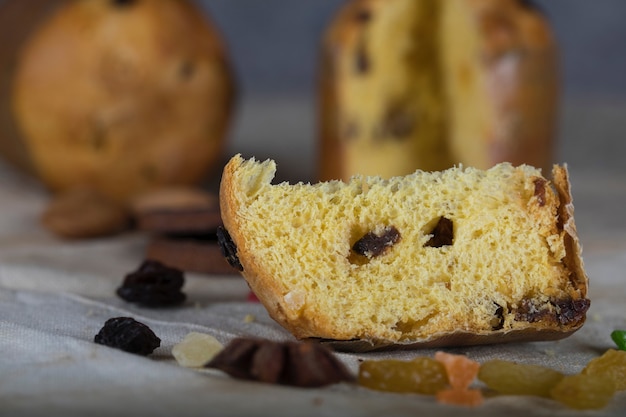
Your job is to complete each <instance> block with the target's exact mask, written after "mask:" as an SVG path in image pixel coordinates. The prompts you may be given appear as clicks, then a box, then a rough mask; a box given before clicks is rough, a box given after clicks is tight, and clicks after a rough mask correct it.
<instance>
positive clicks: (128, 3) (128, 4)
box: [110, 0, 137, 7]
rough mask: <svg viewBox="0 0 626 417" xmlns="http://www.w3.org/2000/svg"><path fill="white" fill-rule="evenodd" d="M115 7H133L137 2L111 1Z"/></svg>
mask: <svg viewBox="0 0 626 417" xmlns="http://www.w3.org/2000/svg"><path fill="white" fill-rule="evenodd" d="M110 1H111V4H112V5H113V6H115V7H126V6H132V5H133V4H134V3H135V2H136V1H137V0H110Z"/></svg>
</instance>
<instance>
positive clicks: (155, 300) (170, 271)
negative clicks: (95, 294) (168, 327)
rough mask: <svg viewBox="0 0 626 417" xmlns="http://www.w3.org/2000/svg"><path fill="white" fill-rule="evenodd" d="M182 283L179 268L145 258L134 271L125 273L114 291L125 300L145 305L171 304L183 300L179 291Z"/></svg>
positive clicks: (183, 281)
mask: <svg viewBox="0 0 626 417" xmlns="http://www.w3.org/2000/svg"><path fill="white" fill-rule="evenodd" d="M184 283H185V277H184V275H183V272H182V271H181V270H180V269H177V268H171V267H169V266H166V265H163V264H162V263H160V262H158V261H155V260H145V261H144V262H143V263H142V264H141V265H140V266H139V268H138V269H137V270H136V271H134V272H131V273H130V274H128V275H126V277H125V278H124V282H123V283H122V286H120V287H119V288H118V289H117V291H116V293H117V295H118V296H120V298H122V299H124V300H126V301H129V302H131V303H138V304H141V305H144V306H147V307H164V306H172V305H177V304H181V303H182V302H184V301H185V298H186V296H185V294H184V293H183V292H182V291H181V288H182V286H183V284H184Z"/></svg>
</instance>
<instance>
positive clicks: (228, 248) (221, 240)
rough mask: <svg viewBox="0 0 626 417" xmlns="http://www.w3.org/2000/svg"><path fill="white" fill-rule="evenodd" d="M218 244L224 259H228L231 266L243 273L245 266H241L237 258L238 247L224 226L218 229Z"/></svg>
mask: <svg viewBox="0 0 626 417" xmlns="http://www.w3.org/2000/svg"><path fill="white" fill-rule="evenodd" d="M217 243H218V244H219V245H220V249H221V250H222V255H224V258H226V260H227V261H228V263H229V264H230V266H232V267H233V268H235V269H238V270H239V271H243V265H241V262H239V258H238V257H237V245H235V242H233V240H232V238H231V237H230V234H229V233H228V230H226V229H225V228H224V227H222V226H219V227H218V228H217Z"/></svg>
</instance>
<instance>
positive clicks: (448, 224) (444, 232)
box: [425, 216, 454, 248]
mask: <svg viewBox="0 0 626 417" xmlns="http://www.w3.org/2000/svg"><path fill="white" fill-rule="evenodd" d="M429 234H432V235H433V236H432V237H431V238H430V240H428V242H426V245H425V246H429V247H432V248H440V247H442V246H450V245H452V241H453V240H454V230H453V225H452V220H450V219H448V218H446V217H443V216H441V217H440V218H439V221H438V222H437V224H436V225H435V228H434V229H433V230H432V232H430V233H429Z"/></svg>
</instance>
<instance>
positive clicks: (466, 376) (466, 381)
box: [435, 351, 480, 389]
mask: <svg viewBox="0 0 626 417" xmlns="http://www.w3.org/2000/svg"><path fill="white" fill-rule="evenodd" d="M435 360H437V361H439V362H441V363H442V364H443V366H444V367H445V368H446V372H447V373H448V381H449V382H450V386H451V387H452V388H456V389H465V388H467V387H469V385H470V384H471V383H472V381H474V379H475V378H476V375H477V374H478V370H479V368H480V364H479V363H478V362H476V361H473V360H471V359H470V358H468V357H467V356H465V355H454V354H452V353H446V352H441V351H439V352H436V353H435Z"/></svg>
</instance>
